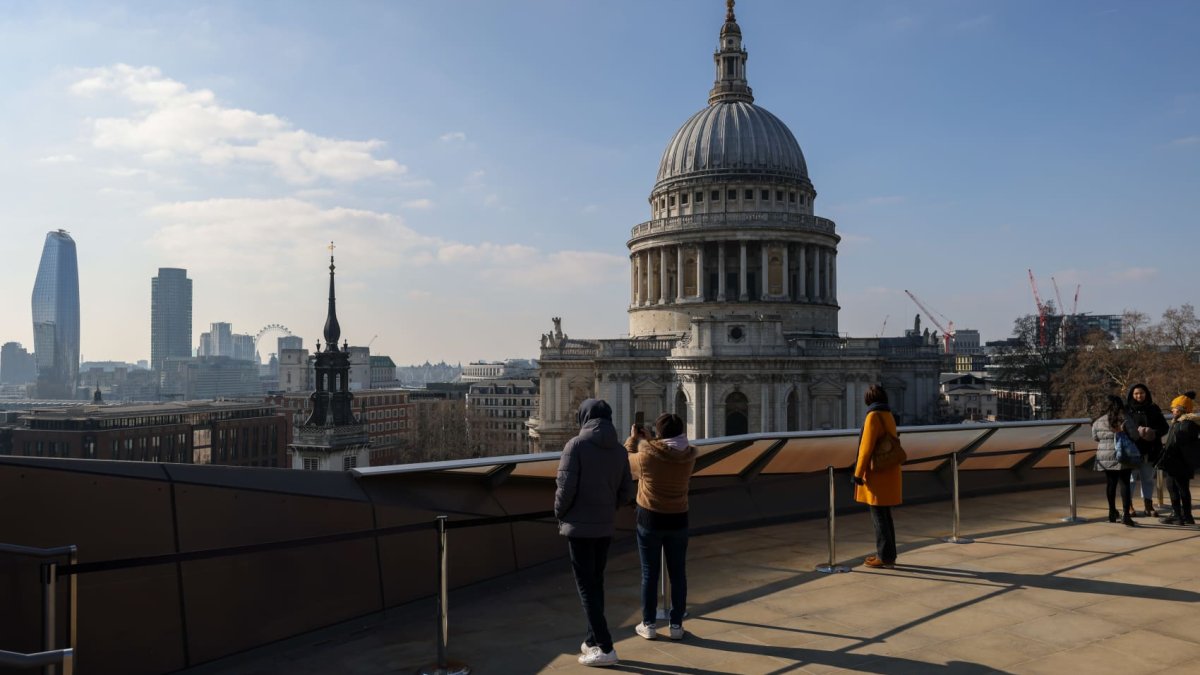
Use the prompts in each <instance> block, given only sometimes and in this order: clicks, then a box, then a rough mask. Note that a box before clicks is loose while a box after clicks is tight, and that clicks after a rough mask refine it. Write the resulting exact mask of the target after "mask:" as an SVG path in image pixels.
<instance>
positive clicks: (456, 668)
mask: <svg viewBox="0 0 1200 675" xmlns="http://www.w3.org/2000/svg"><path fill="white" fill-rule="evenodd" d="M447 519H448V516H438V517H437V533H438V545H437V548H438V568H437V571H438V603H437V663H436V664H434V665H432V666H426V667H425V668H422V669H421V675H467V674H468V673H470V672H471V669H470V668H469V667H468V666H466V665H465V664H462V663H451V662H450V659H449V656H448V653H449V650H450V583H449V578H448V577H449V574H448V570H449V564H448V561H449V550H448V547H447V545H446V544H447V540H446V521H447Z"/></svg>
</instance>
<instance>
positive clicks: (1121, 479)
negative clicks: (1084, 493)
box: [1104, 469, 1133, 515]
mask: <svg viewBox="0 0 1200 675" xmlns="http://www.w3.org/2000/svg"><path fill="white" fill-rule="evenodd" d="M1132 474H1133V471H1132V470H1131V469H1119V470H1117V471H1110V470H1109V469H1105V470H1104V478H1105V480H1107V481H1108V483H1107V484H1106V485H1105V486H1104V496H1106V497H1108V510H1109V512H1110V513H1111V512H1113V511H1116V510H1117V486H1118V485H1119V486H1120V487H1121V506H1123V507H1124V511H1123V513H1126V514H1130V515H1132V514H1133V499H1132V497H1131V495H1130V490H1129V476H1130V475H1132Z"/></svg>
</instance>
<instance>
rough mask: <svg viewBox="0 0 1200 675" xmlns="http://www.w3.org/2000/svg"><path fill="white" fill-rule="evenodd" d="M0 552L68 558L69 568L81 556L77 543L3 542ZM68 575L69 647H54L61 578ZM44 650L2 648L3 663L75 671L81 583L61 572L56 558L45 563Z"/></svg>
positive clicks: (51, 673)
mask: <svg viewBox="0 0 1200 675" xmlns="http://www.w3.org/2000/svg"><path fill="white" fill-rule="evenodd" d="M0 554H8V555H15V556H21V557H25V558H38V559H41V560H48V559H52V558H63V557H65V558H66V559H67V561H68V565H67V567H68V568H70V567H73V566H74V565H75V564H76V563H77V562H78V559H79V552H78V550H77V549H76V548H75V546H73V545H72V546H57V547H53V548H36V547H32V546H18V545H16V544H0ZM59 576H66V577H67V646H66V647H63V648H61V649H59V648H55V644H56V643H57V634H58V617H57V609H58V577H59ZM41 583H42V651H40V652H34V653H32V654H25V653H22V652H10V651H4V650H0V666H12V667H15V668H20V669H29V668H45V669H46V670H45V672H46V673H47V675H57V672H58V666H62V675H72V673H74V672H75V641H76V637H77V629H76V625H77V617H78V611H77V602H78V597H79V595H78V592H79V589H78V583H77V581H76V575H75V574H74V573H73V572H72V573H68V574H62V572H61V570H60V569H59V566H58V562H57V561H56V560H50V561H49V562H46V563H42V565H41Z"/></svg>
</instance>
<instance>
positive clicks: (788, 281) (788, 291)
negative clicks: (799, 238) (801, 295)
mask: <svg viewBox="0 0 1200 675" xmlns="http://www.w3.org/2000/svg"><path fill="white" fill-rule="evenodd" d="M791 249H792V245H791V244H784V245H783V297H784V298H785V299H787V300H791V299H792V267H791V261H789V260H788V251H790V250H791Z"/></svg>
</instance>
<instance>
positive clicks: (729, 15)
mask: <svg viewBox="0 0 1200 675" xmlns="http://www.w3.org/2000/svg"><path fill="white" fill-rule="evenodd" d="M725 20H726V21H733V20H734V18H733V0H725Z"/></svg>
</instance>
